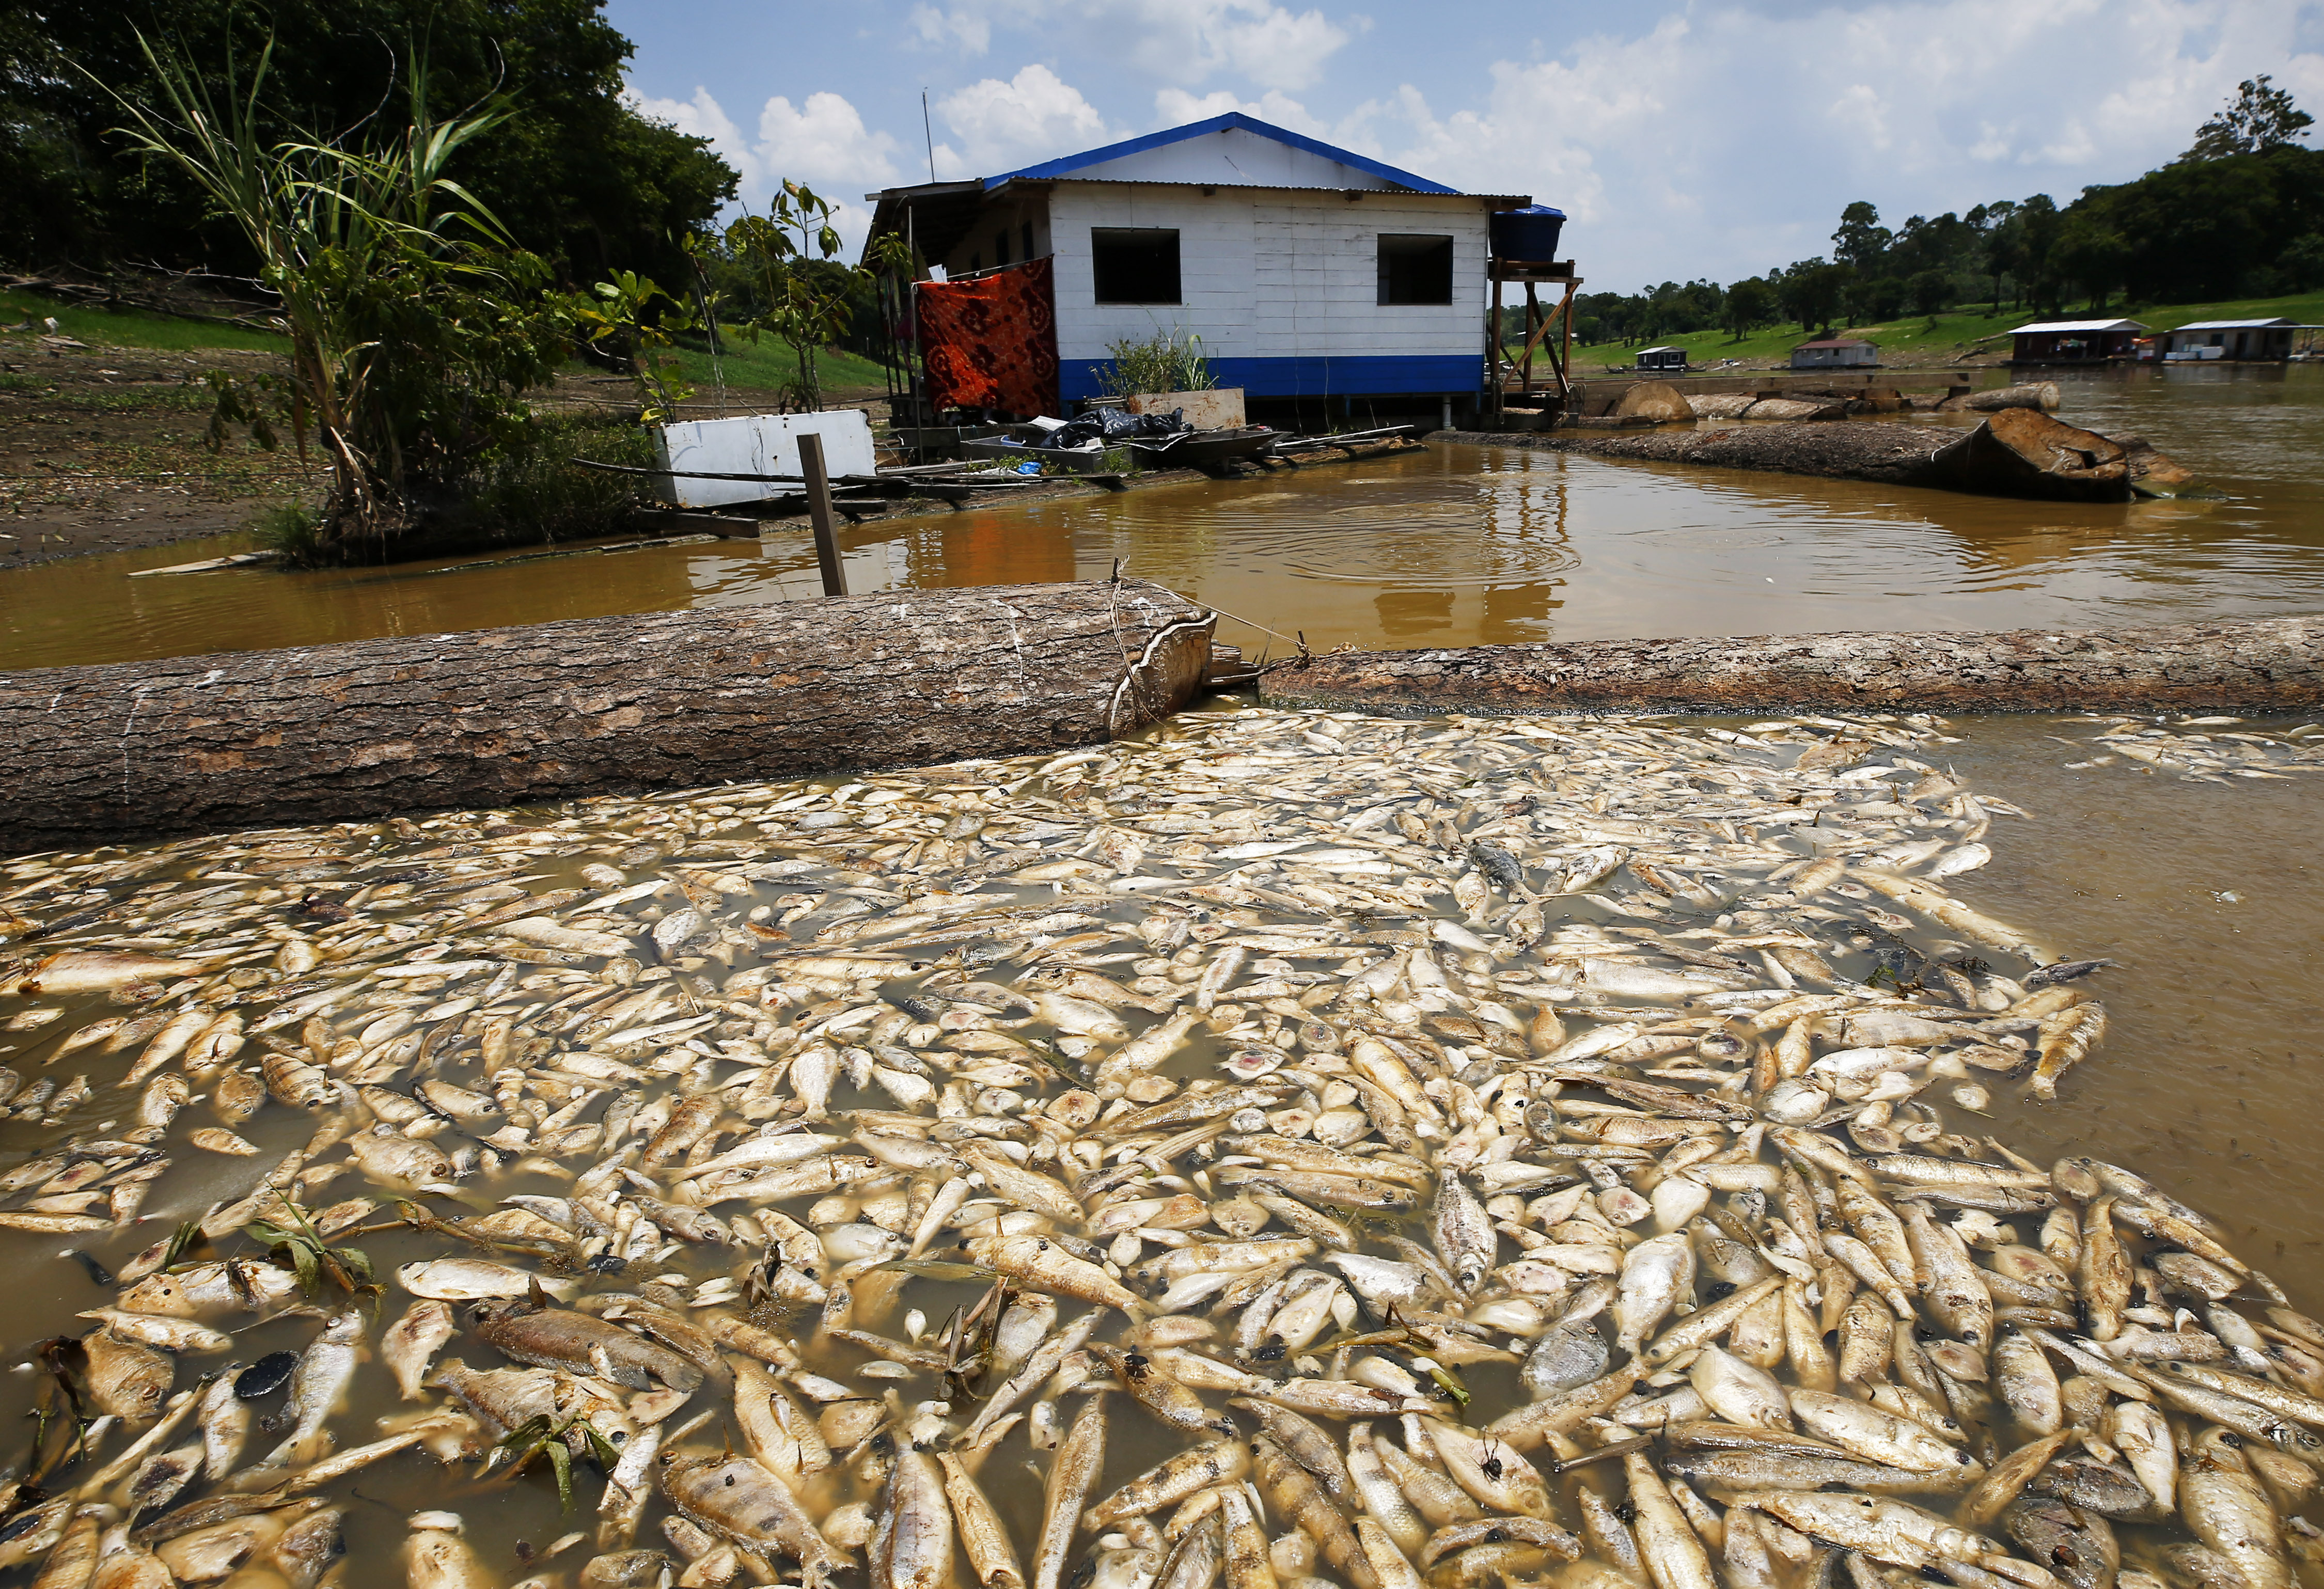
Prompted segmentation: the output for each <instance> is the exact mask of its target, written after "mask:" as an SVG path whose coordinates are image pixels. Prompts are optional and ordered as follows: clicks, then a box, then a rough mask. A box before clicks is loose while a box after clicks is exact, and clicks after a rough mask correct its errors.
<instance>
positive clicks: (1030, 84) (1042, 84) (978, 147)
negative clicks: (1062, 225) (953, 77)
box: [936, 62, 1111, 180]
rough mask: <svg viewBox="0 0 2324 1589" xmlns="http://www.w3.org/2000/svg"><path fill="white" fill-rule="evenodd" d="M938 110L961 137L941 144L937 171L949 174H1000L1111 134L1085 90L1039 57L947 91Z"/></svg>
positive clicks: (947, 176) (1103, 139) (957, 176)
mask: <svg viewBox="0 0 2324 1589" xmlns="http://www.w3.org/2000/svg"><path fill="white" fill-rule="evenodd" d="M936 114H937V115H939V116H941V117H942V118H943V119H944V124H945V126H946V127H947V128H949V129H950V130H951V131H952V133H953V134H954V137H955V138H957V139H958V140H959V143H958V146H957V147H955V146H954V143H953V142H952V141H951V140H949V139H948V140H946V141H945V142H944V143H939V144H937V145H936V174H937V175H938V176H940V177H944V178H945V179H947V180H957V179H960V178H964V177H990V176H997V175H998V174H1000V173H1001V172H1002V171H1010V170H1013V169H1015V168H1017V167H1019V166H1025V165H1030V164H1033V163H1034V162H1037V161H1040V160H1045V159H1047V158H1050V157H1052V156H1055V155H1059V154H1071V153H1074V152H1076V151H1079V150H1083V149H1087V148H1089V147H1091V146H1092V145H1093V144H1099V143H1105V142H1107V141H1108V139H1109V137H1111V134H1109V133H1108V132H1107V130H1106V124H1105V118H1104V117H1103V116H1102V115H1099V114H1098V112H1097V107H1096V106H1093V105H1092V104H1091V103H1090V102H1089V101H1088V100H1087V99H1085V98H1084V97H1082V92H1081V90H1080V89H1078V88H1074V86H1073V85H1072V84H1071V83H1068V82H1066V81H1065V80H1064V79H1061V78H1059V77H1058V76H1057V74H1056V72H1053V71H1051V70H1050V69H1048V68H1047V67H1046V66H1043V65H1041V64H1039V63H1038V62H1036V63H1034V64H1033V65H1031V66H1028V67H1026V68H1025V69H1022V70H1020V71H1019V72H1018V74H1017V75H1016V76H1015V77H1013V78H1010V79H1008V80H1006V81H1003V80H1002V79H999V78H986V79H982V81H980V82H975V83H971V84H970V85H969V86H968V87H967V88H963V89H961V90H960V91H959V92H957V93H954V94H947V95H945V97H943V98H942V99H940V100H938V101H937V102H936Z"/></svg>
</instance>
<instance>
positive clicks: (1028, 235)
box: [1023, 221, 1033, 259]
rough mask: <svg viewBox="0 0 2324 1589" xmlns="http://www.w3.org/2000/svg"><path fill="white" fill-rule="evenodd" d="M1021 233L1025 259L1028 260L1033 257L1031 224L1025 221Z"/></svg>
mask: <svg viewBox="0 0 2324 1589" xmlns="http://www.w3.org/2000/svg"><path fill="white" fill-rule="evenodd" d="M1023 231H1024V234H1025V257H1026V258H1027V259H1030V258H1032V257H1033V223H1032V222H1030V221H1027V222H1026V223H1025V225H1024V227H1023Z"/></svg>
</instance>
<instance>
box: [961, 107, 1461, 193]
mask: <svg viewBox="0 0 2324 1589" xmlns="http://www.w3.org/2000/svg"><path fill="white" fill-rule="evenodd" d="M1237 127H1239V128H1240V129H1241V130H1242V131H1244V132H1246V133H1256V134H1259V136H1260V137H1262V138H1272V139H1274V140H1275V141H1276V142H1277V143H1287V144H1289V145H1290V146H1291V147H1292V148H1294V149H1304V150H1305V151H1306V152H1308V153H1310V154H1320V155H1322V156H1323V158H1325V159H1326V160H1336V161H1338V162H1341V163H1342V165H1351V166H1353V167H1355V168H1356V169H1357V170H1358V171H1369V172H1370V173H1371V174H1372V175H1373V176H1376V177H1379V178H1380V179H1382V180H1385V181H1390V182H1394V183H1395V184H1396V185H1397V187H1399V188H1408V189H1411V190H1412V191H1413V192H1416V193H1452V194H1457V193H1459V192H1460V189H1458V188H1448V187H1446V186H1445V185H1444V184H1443V183H1442V182H1432V181H1430V180H1428V179H1427V178H1426V177H1416V176H1414V175H1413V174H1412V173H1411V172H1410V171H1398V170H1397V168H1396V167H1394V166H1392V165H1388V164H1385V163H1383V162H1380V161H1377V160H1373V159H1370V158H1369V157H1368V156H1365V155H1361V154H1358V153H1357V152H1355V151H1353V150H1351V149H1341V148H1338V147H1336V146H1334V145H1333V144H1330V143H1324V142H1323V140H1322V139H1320V138H1310V137H1306V136H1305V135H1303V134H1298V133H1295V132H1293V131H1291V129H1290V128H1288V127H1278V126H1277V125H1275V124H1274V123H1272V122H1263V121H1261V120H1259V118H1258V117H1257V116H1255V115H1244V114H1243V113H1242V112H1241V111H1240V110H1230V111H1229V112H1227V113H1226V115H1214V116H1213V117H1211V119H1210V120H1208V121H1203V122H1189V123H1187V124H1186V125H1185V126H1183V127H1172V128H1170V129H1168V130H1167V131H1166V132H1160V133H1148V134H1146V136H1144V137H1143V138H1131V139H1130V140H1128V141H1127V142H1124V143H1109V144H1107V145H1106V146H1105V147H1104V148H1102V149H1086V150H1084V151H1083V152H1081V153H1079V154H1068V155H1065V156H1063V157H1061V158H1059V159H1056V160H1049V161H1044V162H1041V163H1040V164H1039V165H1028V166H1027V167H1026V168H1025V169H1024V170H1023V171H1007V172H1003V173H1002V174H1001V175H1000V176H997V177H987V178H985V180H984V185H985V186H986V187H987V188H998V187H999V186H1000V185H1001V183H1003V182H1006V181H1010V180H1013V179H1015V178H1018V177H1028V178H1032V177H1069V176H1071V175H1073V173H1074V172H1075V171H1081V170H1083V169H1084V168H1085V167H1088V166H1093V165H1098V164H1101V163H1102V162H1106V161H1109V160H1119V159H1120V158H1121V157H1122V156H1123V155H1125V154H1142V153H1144V152H1146V151H1147V150H1148V149H1161V148H1165V147H1167V146H1168V145H1170V144H1172V143H1185V141H1186V140H1187V139H1189V138H1199V137H1201V136H1203V134H1206V133H1223V132H1226V131H1228V130H1230V129H1231V128H1237Z"/></svg>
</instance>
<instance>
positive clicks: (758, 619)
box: [0, 581, 1216, 853]
mask: <svg viewBox="0 0 2324 1589" xmlns="http://www.w3.org/2000/svg"><path fill="white" fill-rule="evenodd" d="M1215 622H1216V620H1215V618H1214V616H1213V614H1210V613H1209V612H1207V611H1205V610H1204V609H1203V608H1200V607H1197V606H1195V605H1193V604H1191V603H1189V602H1188V601H1186V600H1185V598H1184V597H1182V596H1178V595H1176V593H1174V592H1172V591H1169V590H1167V589H1165V588H1164V587H1161V586H1158V585H1153V584H1148V583H1146V582H1144V581H1124V582H1122V583H1120V584H1102V583H1092V584H1086V585H1010V586H992V587H982V588H975V589H966V590H911V591H890V592H887V593H885V594H883V595H879V596H848V597H839V598H836V599H826V600H819V601H798V602H783V603H775V604H770V605H762V606H751V607H727V608H717V609H712V610H708V611H695V612H683V613H649V614H642V615H640V616H635V617H616V618H584V619H575V620H568V621H566V622H561V623H555V624H530V625H527V626H524V627H521V628H509V629H485V630H479V631H475V632H474V633H466V634H430V635H421V636H417V637H398V638H395V639H389V640H364V641H353V642H346V643H344V644H338V645H320V646H305V647H300V648H299V649H297V650H293V651H241V652H235V653H232V654H226V655H217V656H203V657H183V658H179V659H177V660H174V661H163V662H127V663H116V664H110V665H107V666H104V667H96V668H43V669H38V670H31V671H26V672H20V673H7V674H0V787H5V789H6V790H7V793H8V799H7V805H6V809H5V812H0V851H6V852H12V853H15V852H23V851H28V850H42V849H51V848H58V847H64V846H80V845H93V844H99V843H111V842H115V841H117V840H121V839H125V838H134V837H148V836H157V835H166V834H176V833H192V832H202V831H213V830H217V829H222V828H231V827H248V826H252V825H254V824H270V825H271V824H278V823H293V822H326V821H337V820H343V819H347V818H378V817H383V816H386V815H388V814H391V813H394V812H403V811H415V810H426V809H431V808H445V807H454V806H470V807H474V806H503V805H512V804H517V803H521V802H530V801H539V800H550V799H562V798H565V797H567V796H571V795H577V794H585V793H589V792H593V791H598V790H640V789H652V788H666V787H673V786H687V785H698V784H709V783H717V782H720V781H726V780H738V779H770V778H788V777H796V776H798V775H800V774H803V773H808V772H815V771H824V770H827V769H833V768H842V767H879V766H904V765H913V764H918V763H926V762H946V761H954V760H958V759H961V758H964V757H971V756H996V755H1010V754H1017V753H1027V752H1033V751H1042V750H1049V749H1054V748H1058V747H1062V746H1067V745H1074V744H1088V743H1091V742H1093V741H1100V740H1104V739H1108V738H1111V737H1113V736H1116V735H1119V734H1126V733H1130V732H1133V731H1134V730H1136V729H1139V728H1141V727H1144V726H1145V725H1148V724H1150V723H1153V722H1155V721H1157V719H1159V718H1161V717H1163V716H1167V715H1168V714H1169V713H1171V712H1173V711H1176V709H1177V708H1178V707H1181V706H1183V705H1185V702H1186V700H1187V698H1188V697H1190V696H1191V695H1192V694H1193V693H1194V690H1195V688H1197V687H1198V686H1199V684H1200V683H1201V680H1202V677H1203V670H1204V668H1205V666H1206V665H1207V664H1208V661H1209V658H1210V636H1211V630H1212V627H1213V624H1214V623H1215Z"/></svg>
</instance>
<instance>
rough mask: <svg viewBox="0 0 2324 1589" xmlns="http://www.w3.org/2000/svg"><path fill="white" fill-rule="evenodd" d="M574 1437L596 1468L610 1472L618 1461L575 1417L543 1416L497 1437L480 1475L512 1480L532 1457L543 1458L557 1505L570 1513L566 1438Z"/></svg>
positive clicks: (584, 1422) (618, 1455) (591, 1428)
mask: <svg viewBox="0 0 2324 1589" xmlns="http://www.w3.org/2000/svg"><path fill="white" fill-rule="evenodd" d="M576 1433H577V1434H578V1435H579V1436H580V1437H581V1438H582V1439H583V1440H584V1441H585V1442H586V1445H587V1447H588V1450H589V1452H590V1454H591V1455H594V1456H595V1457H596V1459H597V1463H598V1465H600V1466H601V1467H604V1468H606V1469H608V1470H611V1469H612V1468H613V1466H614V1465H615V1464H618V1463H619V1462H620V1461H621V1453H619V1452H618V1451H615V1450H614V1449H613V1446H612V1445H611V1444H610V1443H609V1442H608V1441H607V1440H606V1438H605V1437H604V1436H603V1435H601V1434H599V1433H598V1432H597V1430H596V1427H595V1426H594V1425H592V1424H591V1423H590V1422H589V1421H588V1420H587V1419H586V1418H582V1417H581V1415H580V1414H578V1413H567V1415H566V1416H565V1417H564V1418H560V1419H552V1418H549V1415H548V1414H547V1413H535V1414H533V1416H532V1417H530V1418H527V1419H525V1420H524V1422H522V1423H521V1424H519V1425H518V1426H517V1427H515V1428H513V1429H511V1430H510V1431H509V1432H508V1433H507V1434H506V1435H503V1437H501V1441H500V1444H498V1445H497V1446H493V1449H492V1453H491V1455H488V1456H487V1457H485V1459H484V1474H485V1475H486V1476H487V1477H489V1476H490V1475H492V1474H494V1473H501V1474H505V1475H506V1476H507V1477H508V1478H510V1479H514V1478H515V1477H516V1476H517V1475H518V1474H521V1473H522V1472H523V1471H524V1470H525V1469H526V1467H528V1466H529V1465H530V1464H531V1462H532V1459H533V1458H534V1457H536V1456H539V1455H544V1454H546V1455H547V1456H548V1458H549V1468H550V1470H551V1471H552V1472H554V1473H555V1474H556V1475H557V1503H558V1507H559V1508H560V1509H561V1510H566V1511H571V1510H573V1449H572V1446H571V1443H570V1437H572V1436H573V1435H575V1434H576Z"/></svg>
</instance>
